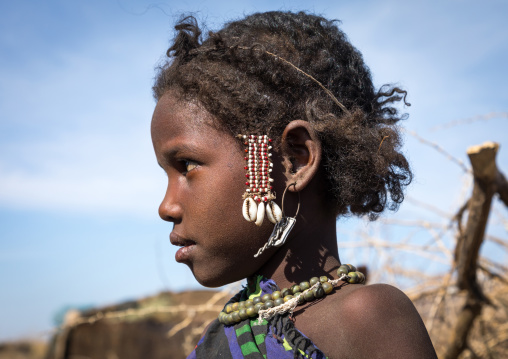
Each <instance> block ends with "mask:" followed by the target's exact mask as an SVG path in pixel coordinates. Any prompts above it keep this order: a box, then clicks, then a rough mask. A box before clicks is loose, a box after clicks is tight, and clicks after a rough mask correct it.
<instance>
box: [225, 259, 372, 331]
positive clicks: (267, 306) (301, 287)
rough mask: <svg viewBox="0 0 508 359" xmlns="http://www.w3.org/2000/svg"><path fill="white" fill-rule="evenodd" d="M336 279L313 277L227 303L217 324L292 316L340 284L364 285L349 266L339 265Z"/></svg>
mask: <svg viewBox="0 0 508 359" xmlns="http://www.w3.org/2000/svg"><path fill="white" fill-rule="evenodd" d="M337 275H338V276H339V279H329V278H328V277H327V276H322V277H319V278H318V277H313V278H311V279H310V280H309V281H306V282H301V283H300V284H295V285H293V286H292V287H291V288H284V289H282V290H281V291H275V292H273V293H272V294H265V295H263V296H258V297H255V298H253V299H247V300H242V301H240V302H235V303H229V304H227V305H226V307H225V308H224V310H223V311H222V312H220V314H219V322H220V323H222V324H225V325H231V324H234V323H239V322H241V321H242V320H245V319H247V318H253V317H255V316H258V317H259V318H258V319H259V321H260V322H261V321H262V320H263V319H269V318H271V317H272V316H274V315H275V314H283V313H286V312H291V313H292V312H293V311H294V309H295V308H296V306H298V305H301V304H304V303H306V302H312V301H313V300H315V299H319V298H322V297H324V296H325V295H326V294H330V293H331V292H332V290H333V288H334V287H335V286H336V285H337V284H338V283H339V282H340V281H344V282H346V283H350V284H356V283H359V284H363V283H365V275H364V274H363V273H362V272H358V271H357V270H356V267H355V266H354V265H352V264H343V265H341V266H340V267H339V269H337Z"/></svg>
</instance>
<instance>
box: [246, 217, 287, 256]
mask: <svg viewBox="0 0 508 359" xmlns="http://www.w3.org/2000/svg"><path fill="white" fill-rule="evenodd" d="M295 223H296V218H293V217H282V219H281V220H280V221H279V222H277V223H276V224H275V227H274V228H273V231H272V234H271V235H270V238H268V242H267V243H266V244H265V245H264V246H263V247H262V248H260V249H259V250H258V252H257V253H256V254H255V255H254V257H255V258H256V257H258V256H259V255H261V254H262V253H263V252H264V251H265V250H266V249H268V248H270V247H281V246H283V245H284V243H286V240H287V238H288V236H289V233H290V232H291V230H292V229H293V227H294V226H295Z"/></svg>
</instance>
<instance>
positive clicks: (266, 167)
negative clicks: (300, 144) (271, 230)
mask: <svg viewBox="0 0 508 359" xmlns="http://www.w3.org/2000/svg"><path fill="white" fill-rule="evenodd" d="M239 137H241V138H242V140H243V141H244V145H245V167H244V168H245V170H246V174H245V177H246V178H247V181H246V182H245V185H246V186H247V189H246V190H245V194H244V196H243V197H244V199H245V200H244V203H243V215H244V217H245V219H246V220H247V221H249V222H255V223H256V224H257V225H258V226H260V225H261V224H262V223H263V219H264V216H265V205H266V215H267V217H268V219H269V220H270V221H271V222H273V223H276V222H278V221H279V220H280V218H282V211H281V210H280V208H279V207H278V206H277V204H275V202H273V200H274V199H275V195H274V194H273V193H272V189H273V187H272V182H273V179H272V178H271V177H270V173H271V172H272V170H273V163H272V160H271V157H272V154H271V153H270V150H271V149H272V146H271V142H272V140H271V139H269V138H268V136H266V135H262V136H257V135H239ZM275 207H276V208H275Z"/></svg>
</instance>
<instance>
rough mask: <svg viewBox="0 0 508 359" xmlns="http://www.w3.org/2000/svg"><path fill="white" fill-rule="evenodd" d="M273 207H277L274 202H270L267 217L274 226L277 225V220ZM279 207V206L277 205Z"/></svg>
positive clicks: (267, 206)
mask: <svg viewBox="0 0 508 359" xmlns="http://www.w3.org/2000/svg"><path fill="white" fill-rule="evenodd" d="M273 205H276V204H275V203H273V202H272V201H270V202H268V204H267V205H266V217H267V218H268V220H269V221H270V222H272V223H273V224H275V223H277V220H276V219H275V216H274V215H273ZM276 206H277V205H276Z"/></svg>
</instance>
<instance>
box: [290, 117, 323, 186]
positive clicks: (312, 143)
mask: <svg viewBox="0 0 508 359" xmlns="http://www.w3.org/2000/svg"><path fill="white" fill-rule="evenodd" d="M281 151H282V158H283V163H284V167H285V168H286V173H285V175H286V178H287V181H286V186H288V185H289V184H291V183H294V182H296V186H291V187H290V188H288V190H290V191H294V192H299V191H301V190H302V189H304V188H305V187H306V186H307V185H308V184H309V183H310V181H311V180H312V178H314V176H315V175H316V174H317V172H318V169H319V164H320V163H321V141H319V139H318V138H317V136H316V134H315V132H314V130H313V129H312V127H311V126H310V124H309V123H308V122H307V121H303V120H295V121H291V122H290V123H289V124H288V125H287V126H286V128H285V129H284V132H283V133H282V143H281Z"/></svg>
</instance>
